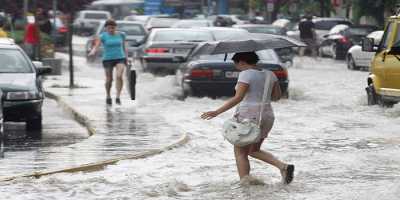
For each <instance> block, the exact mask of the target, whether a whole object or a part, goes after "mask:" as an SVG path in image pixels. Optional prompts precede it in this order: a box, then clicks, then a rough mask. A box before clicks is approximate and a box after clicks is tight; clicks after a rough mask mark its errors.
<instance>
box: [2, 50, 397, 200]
mask: <svg viewBox="0 0 400 200" xmlns="http://www.w3.org/2000/svg"><path fill="white" fill-rule="evenodd" d="M367 75H368V72H360V71H349V70H347V68H346V65H345V64H344V63H343V62H336V61H333V60H331V59H319V60H313V59H310V58H307V57H306V58H296V60H295V64H294V66H293V67H292V68H290V69H289V78H290V83H289V95H290V98H289V99H287V100H281V101H279V102H276V103H273V108H274V111H275V116H276V120H275V125H274V127H273V129H272V132H271V133H270V136H269V138H268V139H267V140H266V141H265V142H264V145H263V146H262V149H264V150H267V151H270V152H272V153H273V154H274V155H276V156H277V157H278V158H280V159H282V160H284V161H286V162H289V163H293V164H295V165H296V171H295V179H294V182H293V183H292V184H290V185H288V186H286V185H283V184H282V183H281V182H280V174H279V170H277V169H274V168H272V167H271V166H269V165H266V164H264V163H262V162H259V161H256V160H253V159H252V160H251V161H250V162H251V167H252V171H251V173H252V175H253V176H255V177H257V178H259V179H260V180H262V181H263V182H264V184H263V185H257V186H250V187H240V185H239V181H238V180H239V178H238V176H237V172H236V165H235V160H234V157H233V148H232V146H231V145H230V144H229V143H228V142H227V141H224V139H223V138H222V136H221V127H222V123H223V121H224V120H225V119H227V118H229V117H230V116H231V115H232V113H233V111H229V112H227V113H224V114H222V115H221V116H219V117H217V118H215V119H213V120H210V121H204V120H201V119H200V115H201V113H202V112H205V111H209V110H213V109H216V108H217V107H218V106H220V105H221V104H222V103H223V102H224V101H225V100H226V98H222V99H216V100H214V99H210V98H206V97H205V98H197V97H189V98H187V99H186V100H185V101H180V100H178V98H177V97H178V96H179V88H177V86H176V84H175V79H174V77H173V76H166V77H154V76H153V75H150V74H147V73H145V74H139V80H138V81H139V82H138V85H137V97H138V100H137V101H136V102H135V103H132V104H133V105H131V106H132V107H134V108H132V109H134V111H132V110H129V111H128V110H120V112H122V113H126V112H136V113H156V114H157V115H159V116H160V120H163V121H164V120H165V123H167V124H168V127H170V128H171V131H177V132H186V133H188V134H189V136H190V139H191V140H190V141H189V143H188V144H186V145H184V146H183V147H180V148H176V149H173V150H171V151H167V152H165V153H162V154H159V155H155V156H152V157H148V158H145V159H139V160H126V161H121V162H119V163H118V164H116V165H111V166H108V167H107V168H106V169H105V170H103V171H98V172H92V173H74V174H57V175H51V176H46V177H43V178H40V179H28V178H26V179H17V180H13V181H10V182H1V183H0V193H1V194H2V198H4V199H18V200H25V199H46V200H47V199H88V200H89V199H160V200H161V199H162V200H166V199H187V200H202V199H251V200H254V199H255V200H262V199H277V200H278V199H312V200H316V199H317V200H319V199H320V200H325V199H337V200H342V199H363V200H365V199H371V200H374V199H384V200H389V199H390V200H391V199H399V198H400V173H398V166H400V155H399V153H398V152H399V150H400V135H399V134H398V133H399V130H400V123H399V119H400V105H395V106H394V107H393V108H382V107H379V106H367V101H366V95H365V90H364V88H365V85H366V83H365V82H366V77H367ZM127 107H128V106H127ZM128 108H129V107H128ZM102 113H104V112H102ZM94 116H97V115H96V114H94ZM117 116H118V117H120V118H116V117H115V116H112V117H111V118H113V119H114V120H115V122H118V121H121V120H128V119H126V118H125V117H124V114H118V115H117ZM99 124H101V123H100V122H99ZM103 125H104V126H107V124H103ZM108 128H109V127H108ZM160 128H165V127H164V126H163V127H160ZM148 129H149V130H154V131H156V130H158V128H157V127H150V128H148ZM104 130H107V128H104ZM162 131H164V132H165V131H167V130H165V129H162Z"/></svg>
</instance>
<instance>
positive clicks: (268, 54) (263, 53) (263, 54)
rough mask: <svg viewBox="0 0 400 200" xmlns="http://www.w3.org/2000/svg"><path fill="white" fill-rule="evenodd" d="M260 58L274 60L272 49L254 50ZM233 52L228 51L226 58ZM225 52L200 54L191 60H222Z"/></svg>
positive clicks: (229, 59) (229, 57) (228, 59)
mask: <svg viewBox="0 0 400 200" xmlns="http://www.w3.org/2000/svg"><path fill="white" fill-rule="evenodd" d="M256 53H257V55H258V57H259V58H260V60H263V61H274V62H276V61H277V60H276V57H275V56H274V51H273V50H272V49H265V50H260V51H257V52H256ZM233 55H234V53H229V54H228V56H227V58H226V60H227V61H231V60H232V57H233ZM224 58H225V54H216V55H200V56H199V57H197V58H194V59H193V60H210V61H224Z"/></svg>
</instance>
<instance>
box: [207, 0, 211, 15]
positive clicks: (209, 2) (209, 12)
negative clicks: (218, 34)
mask: <svg viewBox="0 0 400 200" xmlns="http://www.w3.org/2000/svg"><path fill="white" fill-rule="evenodd" d="M210 14H211V0H207V17H208V16H210Z"/></svg>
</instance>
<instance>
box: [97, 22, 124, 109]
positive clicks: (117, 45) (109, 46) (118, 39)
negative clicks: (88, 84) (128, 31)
mask: <svg viewBox="0 0 400 200" xmlns="http://www.w3.org/2000/svg"><path fill="white" fill-rule="evenodd" d="M105 29H106V31H105V32H103V33H101V34H100V36H99V38H97V39H96V40H95V44H94V47H93V49H92V50H91V51H90V53H89V56H94V55H95V54H96V51H97V49H98V48H99V46H100V43H101V44H103V47H104V50H103V67H104V71H105V76H106V83H105V88H106V95H107V96H106V104H107V105H112V99H111V86H112V82H113V71H114V68H115V69H116V73H117V74H116V79H117V80H116V84H115V86H116V90H117V94H116V98H115V103H116V104H121V99H120V95H121V91H122V86H123V74H124V70H125V67H126V64H127V55H128V53H127V52H128V50H127V49H126V44H125V42H126V41H125V38H126V36H125V33H123V32H119V31H117V23H116V22H115V21H114V20H112V19H109V20H107V21H106V23H105Z"/></svg>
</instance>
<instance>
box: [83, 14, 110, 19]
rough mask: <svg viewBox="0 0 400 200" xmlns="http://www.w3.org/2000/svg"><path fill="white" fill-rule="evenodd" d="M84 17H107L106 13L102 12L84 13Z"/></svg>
mask: <svg viewBox="0 0 400 200" xmlns="http://www.w3.org/2000/svg"><path fill="white" fill-rule="evenodd" d="M85 18H86V19H108V15H107V14H104V13H85Z"/></svg>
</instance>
